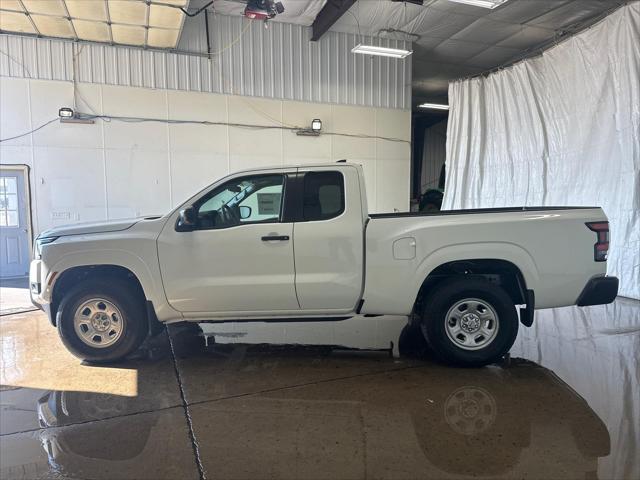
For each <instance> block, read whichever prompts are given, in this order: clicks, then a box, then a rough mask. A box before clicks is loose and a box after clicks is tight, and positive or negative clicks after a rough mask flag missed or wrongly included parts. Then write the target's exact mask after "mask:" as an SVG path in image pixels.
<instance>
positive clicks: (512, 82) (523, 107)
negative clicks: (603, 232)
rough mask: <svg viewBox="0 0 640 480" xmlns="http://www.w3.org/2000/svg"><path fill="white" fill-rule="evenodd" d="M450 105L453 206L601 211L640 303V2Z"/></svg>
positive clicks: (627, 289) (464, 87) (616, 258)
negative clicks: (592, 207) (560, 207)
mask: <svg viewBox="0 0 640 480" xmlns="http://www.w3.org/2000/svg"><path fill="white" fill-rule="evenodd" d="M449 104H450V106H451V111H450V117H449V127H448V131H447V182H446V183H447V187H446V191H445V198H444V208H445V209H453V208H480V207H502V206H522V205H528V206H533V205H575V206H579V205H598V206H601V207H602V208H603V209H604V211H605V212H606V214H607V216H608V217H609V222H610V225H611V230H612V232H611V246H610V255H609V262H608V273H609V274H610V275H616V276H618V277H619V278H620V290H619V293H620V295H623V296H626V297H631V298H640V3H637V2H636V3H631V4H629V5H627V6H625V7H622V8H621V9H619V10H617V11H616V12H614V13H613V14H611V15H609V16H608V17H607V18H605V19H604V20H602V21H601V22H600V23H598V24H596V25H595V26H593V27H592V28H590V29H589V30H587V31H585V32H582V33H581V34H579V35H576V36H574V37H572V38H571V39H569V40H567V41H566V42H564V43H561V44H560V45H558V46H555V47H553V48H551V49H550V50H548V51H546V52H545V53H544V54H543V55H542V56H540V57H537V58H533V59H530V60H527V61H524V62H521V63H519V64H517V65H515V66H513V67H511V68H508V69H505V70H503V71H500V72H497V73H495V74H492V75H489V76H487V77H486V78H473V79H469V80H464V81H459V82H454V83H452V84H451V85H450V86H449ZM594 239H595V237H594ZM553 241H554V242H564V241H570V239H564V238H557V239H553ZM549 245H550V247H552V246H553V242H551V241H550V244H549Z"/></svg>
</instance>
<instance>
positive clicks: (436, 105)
mask: <svg viewBox="0 0 640 480" xmlns="http://www.w3.org/2000/svg"><path fill="white" fill-rule="evenodd" d="M418 107H419V108H430V109H432V110H449V105H444V104H442V103H423V104H421V105H418Z"/></svg>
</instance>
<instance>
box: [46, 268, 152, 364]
mask: <svg viewBox="0 0 640 480" xmlns="http://www.w3.org/2000/svg"><path fill="white" fill-rule="evenodd" d="M56 318H57V325H58V333H59V334H60V338H61V339H62V342H63V343H64V345H65V347H67V349H68V350H69V351H70V352H71V353H73V354H74V355H75V356H76V357H78V358H81V359H83V360H87V361H90V362H97V363H104V362H114V361H117V360H121V359H123V358H124V357H126V356H127V355H128V354H130V353H131V352H133V351H134V350H136V349H137V348H138V347H139V346H140V344H141V343H142V341H143V340H144V339H145V337H146V334H147V330H148V328H147V321H146V313H145V309H144V301H143V299H141V298H138V296H137V295H136V294H135V293H133V292H132V291H131V289H127V288H126V286H124V285H118V284H113V283H109V282H105V281H91V280H90V281H87V282H85V283H83V284H80V285H77V286H76V287H74V288H73V289H71V290H70V291H69V292H68V293H67V295H66V296H65V297H64V298H63V300H62V302H61V304H60V308H59V309H58V313H57V317H56Z"/></svg>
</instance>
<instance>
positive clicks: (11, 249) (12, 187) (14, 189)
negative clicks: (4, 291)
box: [0, 169, 31, 278]
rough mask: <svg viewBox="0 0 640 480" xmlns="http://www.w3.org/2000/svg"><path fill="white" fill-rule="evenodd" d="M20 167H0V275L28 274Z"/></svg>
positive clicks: (24, 206) (23, 193) (26, 223)
mask: <svg viewBox="0 0 640 480" xmlns="http://www.w3.org/2000/svg"><path fill="white" fill-rule="evenodd" d="M24 180H25V177H24V172H23V171H22V170H5V169H3V170H0V278H11V277H22V276H25V275H28V274H29V260H30V258H31V256H30V254H29V223H28V219H29V216H28V212H27V197H26V192H25V184H24Z"/></svg>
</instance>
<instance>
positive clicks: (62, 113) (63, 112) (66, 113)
mask: <svg viewBox="0 0 640 480" xmlns="http://www.w3.org/2000/svg"><path fill="white" fill-rule="evenodd" d="M58 116H59V117H60V118H73V109H72V108H69V107H62V108H61V109H60V110H58Z"/></svg>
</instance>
